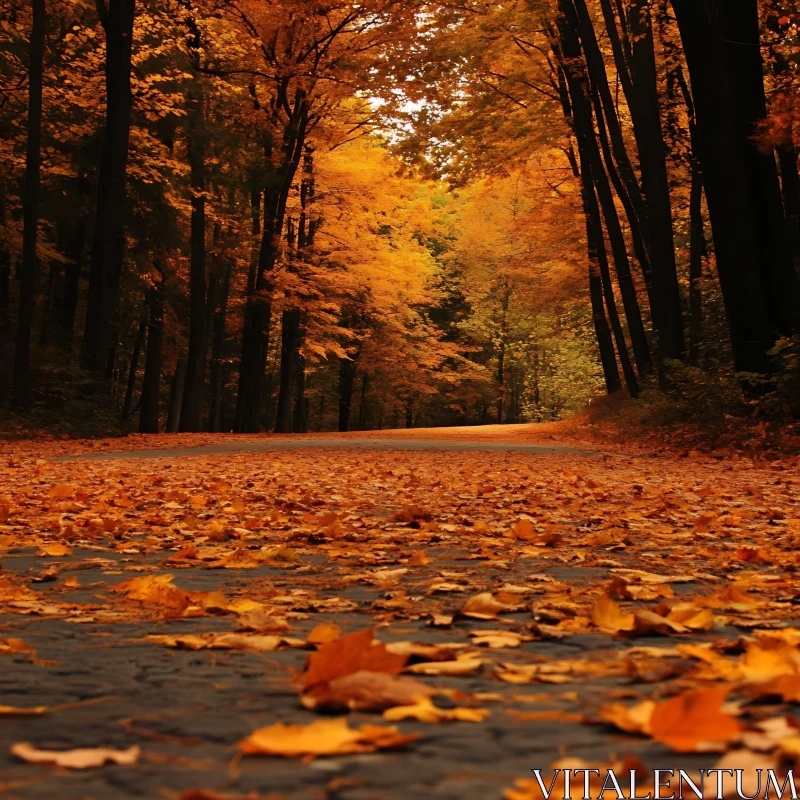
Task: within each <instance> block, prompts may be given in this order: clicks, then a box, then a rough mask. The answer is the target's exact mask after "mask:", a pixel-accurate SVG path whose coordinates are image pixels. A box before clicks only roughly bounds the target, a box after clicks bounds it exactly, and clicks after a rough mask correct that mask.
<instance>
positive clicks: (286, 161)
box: [236, 89, 308, 433]
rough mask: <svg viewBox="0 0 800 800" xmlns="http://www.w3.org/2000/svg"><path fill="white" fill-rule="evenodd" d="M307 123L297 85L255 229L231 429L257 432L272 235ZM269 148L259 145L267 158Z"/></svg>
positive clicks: (279, 227) (278, 227)
mask: <svg viewBox="0 0 800 800" xmlns="http://www.w3.org/2000/svg"><path fill="white" fill-rule="evenodd" d="M307 124H308V101H307V98H306V95H305V93H304V92H303V91H302V90H300V89H298V90H297V91H296V93H295V98H294V104H293V106H292V112H291V115H290V117H289V119H288V120H287V121H286V123H285V125H284V141H283V148H282V156H281V160H280V164H279V166H278V168H277V169H275V172H274V174H273V175H272V176H271V178H270V180H269V181H268V185H267V188H266V190H265V192H264V224H263V230H262V234H261V249H260V251H259V259H258V267H257V269H256V276H255V285H254V288H253V293H252V294H251V295H249V296H248V299H247V304H246V306H245V320H244V329H243V332H242V357H241V361H240V367H239V391H238V395H237V399H236V430H237V431H240V432H248V433H252V432H257V431H258V430H259V429H260V414H261V406H262V399H263V390H264V376H265V372H266V366H267V354H268V351H269V328H270V322H271V319H272V278H271V273H272V270H273V268H274V267H275V261H276V259H277V257H278V239H279V237H280V235H281V233H282V231H283V224H284V219H285V216H286V202H287V200H288V197H289V192H290V190H291V187H292V183H293V182H294V176H295V174H296V172H297V168H298V166H299V164H300V159H301V157H302V153H303V147H304V145H305V136H306V126H307ZM271 159H272V149H271V146H269V145H268V146H267V148H266V149H265V160H266V161H267V162H268V163H270V164H271Z"/></svg>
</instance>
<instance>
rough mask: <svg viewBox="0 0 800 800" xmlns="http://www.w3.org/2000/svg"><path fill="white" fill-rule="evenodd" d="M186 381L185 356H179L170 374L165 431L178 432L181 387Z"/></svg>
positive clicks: (181, 396) (181, 399) (181, 395)
mask: <svg viewBox="0 0 800 800" xmlns="http://www.w3.org/2000/svg"><path fill="white" fill-rule="evenodd" d="M185 383H186V358H185V357H184V356H180V357H179V358H178V361H177V363H176V364H175V373H174V374H173V376H172V388H171V389H170V393H169V410H168V411H167V429H166V432H167V433H177V432H178V422H179V420H180V416H181V405H182V404H183V387H184V385H185Z"/></svg>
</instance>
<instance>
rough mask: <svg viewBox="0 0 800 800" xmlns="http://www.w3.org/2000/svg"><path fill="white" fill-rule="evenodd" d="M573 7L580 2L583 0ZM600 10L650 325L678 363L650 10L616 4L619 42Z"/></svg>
mask: <svg viewBox="0 0 800 800" xmlns="http://www.w3.org/2000/svg"><path fill="white" fill-rule="evenodd" d="M577 2H579V3H583V2H584V0H577ZM601 6H602V9H603V16H604V20H605V23H606V29H607V31H608V35H609V39H610V41H611V43H612V51H613V53H614V59H615V63H616V66H617V72H618V74H619V75H620V83H621V84H622V87H623V91H624V92H625V98H626V100H627V101H628V108H629V110H630V114H631V121H632V122H633V131H634V137H635V138H636V146H637V150H638V152H639V165H640V168H641V174H642V190H643V192H644V197H645V203H646V209H647V221H648V232H649V256H650V265H651V268H652V280H653V293H652V295H651V300H655V302H654V303H653V307H652V312H653V324H654V326H655V328H656V331H657V332H658V344H659V355H660V357H661V360H662V361H663V359H665V358H672V359H683V358H684V355H685V352H684V350H685V343H684V336H683V314H682V310H681V298H680V290H679V287H678V273H677V268H676V263H675V241H674V237H673V230H672V203H671V199H670V192H669V178H668V174H667V149H666V143H665V140H664V132H663V129H662V124H661V108H660V105H659V100H658V98H659V87H658V79H657V74H656V59H655V48H654V42H653V27H652V22H651V18H650V14H651V11H650V7H649V5H648V3H647V2H646V0H631V2H630V8H629V10H628V13H627V14H626V13H625V11H624V8H623V7H622V6H621V5H620V26H621V27H622V31H623V40H624V43H623V42H621V40H620V35H619V31H618V29H617V22H616V19H615V17H614V12H613V10H612V9H611V5H610V2H609V0H602V2H601ZM589 25H590V26H591V21H589Z"/></svg>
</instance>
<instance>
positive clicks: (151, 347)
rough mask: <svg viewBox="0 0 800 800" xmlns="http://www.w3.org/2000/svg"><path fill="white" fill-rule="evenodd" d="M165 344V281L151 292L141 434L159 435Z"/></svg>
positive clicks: (140, 423)
mask: <svg viewBox="0 0 800 800" xmlns="http://www.w3.org/2000/svg"><path fill="white" fill-rule="evenodd" d="M163 342H164V281H163V278H162V279H161V280H160V281H159V282H158V283H157V284H156V285H155V286H154V287H153V288H152V289H151V291H150V321H149V323H148V326H147V351H146V354H145V361H144V379H143V380H142V410H141V413H140V416H139V433H158V417H159V413H158V412H159V407H160V404H161V360H162V350H163Z"/></svg>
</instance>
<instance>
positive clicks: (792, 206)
mask: <svg viewBox="0 0 800 800" xmlns="http://www.w3.org/2000/svg"><path fill="white" fill-rule="evenodd" d="M778 164H779V165H780V168H781V194H782V195H783V210H784V213H785V214H786V229H787V231H788V233H787V237H788V239H789V246H790V250H791V254H792V261H793V262H794V264H795V267H798V266H800V176H798V172H797V150H796V149H795V146H794V144H793V143H792V142H791V141H789V142H787V143H786V144H783V145H781V146H780V147H779V148H778Z"/></svg>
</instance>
